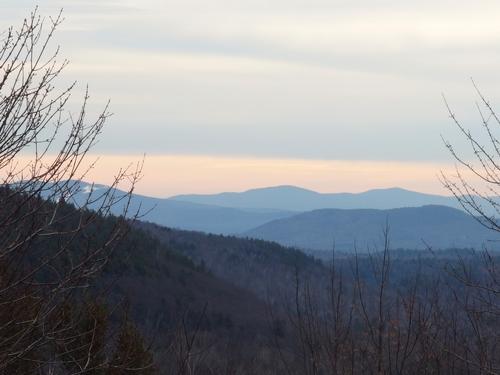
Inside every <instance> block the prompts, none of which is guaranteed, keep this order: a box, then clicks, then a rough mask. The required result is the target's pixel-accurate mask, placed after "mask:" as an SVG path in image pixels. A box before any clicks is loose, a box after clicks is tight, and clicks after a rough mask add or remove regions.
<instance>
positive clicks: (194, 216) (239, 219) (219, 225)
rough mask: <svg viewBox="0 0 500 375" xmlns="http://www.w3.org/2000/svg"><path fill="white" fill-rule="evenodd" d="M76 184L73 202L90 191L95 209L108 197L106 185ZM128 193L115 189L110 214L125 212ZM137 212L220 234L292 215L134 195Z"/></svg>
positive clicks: (162, 222)
mask: <svg viewBox="0 0 500 375" xmlns="http://www.w3.org/2000/svg"><path fill="white" fill-rule="evenodd" d="M77 184H78V185H77V186H75V188H74V191H76V193H74V194H72V199H71V201H70V203H74V204H75V205H77V206H81V205H83V204H84V203H85V202H86V201H87V200H88V199H89V195H90V194H91V195H92V198H91V199H90V200H91V201H93V200H95V202H93V203H91V204H89V205H88V206H89V207H90V208H96V207H98V206H99V205H101V204H102V202H103V199H105V197H103V196H101V195H102V193H101V192H105V191H107V189H108V187H107V186H104V185H91V184H88V183H85V182H78V183H77ZM125 195H126V193H125V192H123V191H120V190H115V197H116V199H117V200H118V203H117V204H115V205H113V206H112V208H111V213H113V214H115V215H120V214H122V212H123V211H124V208H125V206H126V205H127V204H128V201H127V200H125V199H123V200H121V201H119V199H120V197H124V196H125ZM135 212H140V213H141V215H140V219H141V220H144V221H150V222H153V223H156V224H159V225H163V226H167V227H171V228H180V229H186V230H196V231H203V232H210V233H217V234H237V233H242V232H245V231H247V230H249V229H251V228H255V227H256V226H259V225H262V224H264V223H267V222H269V221H272V220H275V219H279V218H283V217H287V216H290V215H292V214H293V213H292V212H290V211H284V210H273V209H247V210H244V209H237V208H229V207H219V206H215V205H208V204H198V203H192V202H183V201H178V200H171V199H161V198H153V197H147V196H144V195H139V194H133V196H132V199H131V201H130V206H129V207H128V213H129V215H132V214H133V213H135Z"/></svg>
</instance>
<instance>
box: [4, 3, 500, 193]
mask: <svg viewBox="0 0 500 375" xmlns="http://www.w3.org/2000/svg"><path fill="white" fill-rule="evenodd" d="M481 3H482V5H481V7H479V6H476V3H471V2H462V1H459V2H457V1H455V2H450V1H448V0H438V1H432V2H431V1H422V2H418V3H415V2H411V1H408V0H404V1H401V0H399V1H383V2H370V1H366V0H363V1H358V2H345V1H341V0H334V1H328V2H326V1H323V0H312V1H305V0H298V1H293V2H289V1H287V2H285V1H282V0H276V1H272V2H269V1H260V0H257V1H256V0H253V1H250V0H232V1H228V0H215V1H211V2H209V3H207V2H204V1H201V0H183V1H180V0H167V1H160V0H143V1H139V0H124V1H119V2H117V1H111V0H101V1H72V2H64V1H62V0H41V1H39V2H37V4H38V6H39V12H40V14H41V15H42V16H46V17H48V16H54V15H55V14H57V12H58V10H59V9H60V8H61V7H63V6H64V13H63V14H64V17H65V21H64V23H63V25H62V26H61V28H60V30H59V31H58V33H57V34H56V37H55V41H56V42H57V43H60V45H61V57H67V58H68V59H69V60H70V64H69V66H68V68H67V69H66V71H65V72H64V73H63V77H64V78H63V79H62V80H61V81H59V83H58V86H61V85H62V84H64V83H65V82H67V83H69V82H71V81H73V80H77V81H78V83H79V85H78V89H77V90H76V91H75V93H74V96H73V97H72V100H71V103H70V104H71V105H72V106H73V107H74V108H77V105H78V102H79V100H78V98H79V97H81V96H82V91H83V89H84V88H85V84H87V83H88V85H89V89H90V103H91V108H92V111H91V113H92V112H96V111H97V110H99V109H100V108H102V106H103V105H104V103H105V102H106V101H107V100H108V99H111V111H112V112H113V113H114V116H112V117H111V118H110V119H109V120H108V122H107V124H106V126H105V129H104V132H103V134H102V136H101V137H100V141H99V143H98V144H97V145H96V147H95V149H94V150H93V153H95V154H100V155H103V157H102V160H101V161H100V163H99V164H98V165H97V167H96V170H95V171H92V173H94V175H95V176H96V182H102V183H105V182H106V179H109V176H110V175H112V174H113V173H114V172H116V171H117V170H118V169H119V168H120V167H124V166H126V165H127V164H128V163H129V162H134V161H137V160H140V159H141V156H140V155H142V154H144V153H145V154H147V155H148V156H147V158H146V165H145V172H146V173H145V176H144V179H143V180H142V182H141V183H140V184H139V185H138V191H140V192H142V193H144V194H150V195H154V196H169V195H174V194H180V193H207V192H218V191H227V190H233V191H241V190H246V189H250V188H254V187H259V186H272V185H282V184H287V185H298V186H303V187H305V188H310V189H313V190H317V191H329V192H335V191H336V192H339V191H352V192H356V191H363V190H369V189H373V188H384V187H391V186H398V187H402V188H406V189H410V190H417V191H423V192H430V193H438V194H443V193H445V191H444V190H443V188H442V186H441V183H440V182H439V180H438V179H437V177H436V176H437V175H438V174H439V172H440V170H446V171H450V173H453V169H454V167H453V164H452V163H451V160H452V157H451V156H450V155H449V154H448V152H447V151H446V149H445V147H444V144H443V142H442V140H441V137H440V136H441V135H443V136H444V137H445V138H447V139H451V141H453V142H454V143H455V144H457V147H458V149H459V150H463V149H466V147H467V144H466V143H463V142H461V141H460V140H459V139H458V136H459V134H457V132H456V131H455V129H454V128H453V125H452V122H451V120H450V119H449V116H448V113H447V111H446V108H445V106H444V103H443V100H442V97H441V94H442V93H443V92H444V93H445V94H446V96H447V98H448V99H449V101H450V104H451V105H452V107H453V109H454V110H456V112H457V115H458V116H459V118H460V119H461V120H463V121H464V124H465V125H466V126H467V127H469V126H470V127H471V128H474V127H475V126H480V118H479V117H478V114H477V109H476V108H475V103H474V102H475V100H476V97H475V93H474V88H473V86H472V84H471V82H470V79H469V77H474V79H475V80H476V82H477V83H478V85H479V86H480V87H481V89H482V90H483V91H484V93H485V95H486V96H487V97H488V98H489V99H491V100H492V101H494V100H495V99H496V98H500V91H499V88H498V87H500V86H498V85H497V84H496V82H497V80H498V79H497V73H496V72H497V67H498V64H499V63H500V50H498V48H496V45H497V39H498V37H497V36H498V35H500V26H499V25H498V23H497V22H495V15H496V14H498V12H499V11H500V3H497V2H494V1H483V2H481ZM34 5H35V3H34V2H33V1H29V0H21V1H20V0H6V1H4V3H3V4H2V13H1V14H0V26H1V27H2V28H4V29H5V28H6V27H7V26H9V25H14V26H16V25H19V24H20V23H21V21H22V19H23V18H24V17H26V15H27V13H26V12H27V9H30V8H31V9H33V7H34ZM479 139H482V138H481V136H479ZM161 160H163V162H162V161H161ZM162 163H163V164H162ZM187 168H189V173H188V171H187ZM280 168H281V169H280ZM99 169H101V170H100V171H99Z"/></svg>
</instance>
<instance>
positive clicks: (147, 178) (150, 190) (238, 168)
mask: <svg viewBox="0 0 500 375" xmlns="http://www.w3.org/2000/svg"><path fill="white" fill-rule="evenodd" d="M97 157H98V158H99V160H98V162H97V165H96V167H95V168H94V169H92V170H91V171H90V173H89V174H88V175H87V177H86V179H87V181H92V182H96V183H103V184H107V183H110V182H111V181H112V178H113V176H114V175H115V174H116V172H117V171H118V170H119V169H120V168H124V167H127V166H128V165H131V164H134V163H137V162H138V161H141V160H142V158H143V157H142V156H140V155H101V156H97V155H89V157H88V160H89V162H90V161H93V160H95V159H96V158H97ZM440 171H444V172H445V173H449V174H453V172H454V167H453V165H452V164H445V163H442V164H439V163H425V162H385V161H344V160H343V161H341V160H304V159H261V158H250V157H248V158H247V157H222V156H221V157H219V156H195V155H150V156H146V158H145V162H144V169H143V177H142V179H141V181H140V182H139V184H138V185H137V188H136V192H137V193H139V194H144V195H149V196H155V197H169V196H172V195H176V194H194V193H198V194H207V193H218V192H223V191H244V190H248V189H252V188H258V187H267V186H276V185H296V186H300V187H303V188H307V189H311V190H315V191H318V192H332V193H334V192H361V191H366V190H370V189H375V188H389V187H401V188H405V189H409V190H415V191H420V192H425V193H432V194H442V195H447V191H446V190H445V189H444V188H443V186H442V185H441V183H440V181H439V179H438V174H439V173H440Z"/></svg>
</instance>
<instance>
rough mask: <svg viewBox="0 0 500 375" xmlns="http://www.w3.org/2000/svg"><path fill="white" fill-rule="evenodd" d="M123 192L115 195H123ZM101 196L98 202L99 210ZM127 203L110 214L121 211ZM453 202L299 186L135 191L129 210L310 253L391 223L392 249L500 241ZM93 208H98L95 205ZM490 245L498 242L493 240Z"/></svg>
mask: <svg viewBox="0 0 500 375" xmlns="http://www.w3.org/2000/svg"><path fill="white" fill-rule="evenodd" d="M78 184H79V191H78V193H77V194H76V195H75V196H74V197H73V203H75V204H77V205H81V204H83V202H85V201H86V200H87V199H88V196H89V193H90V192H91V190H92V189H93V191H94V192H93V195H94V196H98V195H99V192H100V191H104V189H106V188H107V187H106V186H104V185H94V186H93V187H92V185H90V184H87V183H85V182H79V183H78ZM121 194H125V193H124V192H121V191H117V195H121ZM98 204H99V199H98V200H97V202H96V203H95V204H94V207H96V206H97V205H98ZM124 204H125V203H124V202H121V203H119V204H117V205H115V206H114V207H113V208H112V213H114V214H118V215H119V214H121V213H122V211H123V208H124V207H123V206H124ZM457 206H458V204H457V202H456V200H455V198H452V197H446V196H439V195H431V194H422V193H418V192H412V191H408V190H404V189H399V188H392V189H377V190H370V191H367V192H364V193H358V194H350V193H339V194H322V193H317V192H314V191H311V190H306V189H301V188H297V187H294V186H278V187H271V188H263V189H254V190H249V191H246V192H242V193H221V194H214V195H180V196H175V197H171V198H166V199H161V198H153V197H147V196H144V195H138V194H134V196H133V199H132V202H131V205H130V208H129V209H130V212H135V211H136V210H140V211H141V212H142V213H143V215H142V216H141V220H144V221H149V222H152V223H155V224H159V225H162V226H167V227H171V228H178V229H185V230H194V231H201V232H208V233H215V234H226V235H228V234H232V235H237V236H241V237H253V238H258V239H264V240H271V241H275V242H277V243H279V244H281V245H286V246H295V247H298V248H302V249H308V250H329V249H331V247H332V244H333V242H334V241H335V244H336V248H337V249H338V250H339V251H352V250H353V246H354V243H356V246H357V248H358V250H359V251H365V250H366V249H367V248H368V247H373V246H375V245H376V244H377V243H378V242H379V239H380V238H381V235H382V230H383V227H384V224H385V222H386V220H387V221H388V222H389V224H390V226H391V244H392V248H406V249H422V248H424V247H425V244H424V243H427V244H429V245H430V246H432V247H434V248H436V249H445V248H451V247H458V248H465V247H476V248H477V247H480V246H482V244H483V243H485V241H489V240H495V239H497V238H498V236H497V235H496V233H493V232H492V231H489V230H487V229H485V228H483V227H482V226H480V225H479V224H478V223H477V222H476V221H475V220H474V218H472V217H470V216H469V215H468V214H466V213H465V212H464V211H462V210H459V209H456V208H454V207H457ZM91 208H92V205H91ZM489 244H490V245H491V244H495V243H494V242H489Z"/></svg>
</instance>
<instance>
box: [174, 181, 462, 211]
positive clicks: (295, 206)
mask: <svg viewBox="0 0 500 375" xmlns="http://www.w3.org/2000/svg"><path fill="white" fill-rule="evenodd" d="M170 200H175V201H185V202H193V203H199V204H209V205H216V206H220V207H232V208H242V209H248V208H260V209H263V208H266V209H269V208H273V209H277V210H286V211H290V210H292V211H311V210H317V209H322V208H342V209H358V208H374V209H389V208H400V207H420V206H424V205H430V204H432V205H442V206H449V207H455V208H458V207H459V205H458V203H457V201H456V199H455V198H454V197H449V196H442V195H433V194H423V193H418V192H414V191H409V190H405V189H400V188H389V189H375V190H369V191H366V192H363V193H317V192H315V191H312V190H307V189H302V188H299V187H296V186H276V187H269V188H262V189H253V190H247V191H244V192H241V193H220V194H211V195H198V194H194V195H177V196H173V197H171V198H170Z"/></svg>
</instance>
